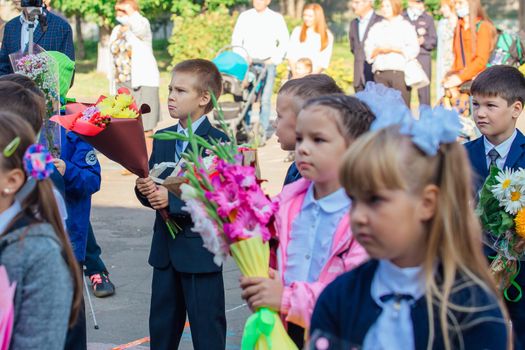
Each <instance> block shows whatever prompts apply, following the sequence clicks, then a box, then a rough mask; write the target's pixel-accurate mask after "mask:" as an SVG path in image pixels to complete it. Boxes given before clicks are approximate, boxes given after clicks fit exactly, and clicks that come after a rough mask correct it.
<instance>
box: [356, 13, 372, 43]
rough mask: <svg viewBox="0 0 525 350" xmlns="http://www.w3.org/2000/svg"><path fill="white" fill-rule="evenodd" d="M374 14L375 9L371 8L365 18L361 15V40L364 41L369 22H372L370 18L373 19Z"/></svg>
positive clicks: (359, 27) (359, 19)
mask: <svg viewBox="0 0 525 350" xmlns="http://www.w3.org/2000/svg"><path fill="white" fill-rule="evenodd" d="M373 15H374V10H370V11H368V13H367V14H366V15H365V16H364V17H363V18H361V17H359V18H358V19H357V23H358V29H359V41H363V38H364V37H365V33H366V28H367V27H368V23H370V20H371V19H372V16H373Z"/></svg>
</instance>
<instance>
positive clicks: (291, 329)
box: [288, 322, 305, 349]
mask: <svg viewBox="0 0 525 350" xmlns="http://www.w3.org/2000/svg"><path fill="white" fill-rule="evenodd" d="M304 331H305V330H304V328H303V327H301V326H298V325H296V324H295V323H291V322H288V335H289V336H290V339H292V341H293V342H294V343H295V345H297V348H298V349H302V348H303V347H304Z"/></svg>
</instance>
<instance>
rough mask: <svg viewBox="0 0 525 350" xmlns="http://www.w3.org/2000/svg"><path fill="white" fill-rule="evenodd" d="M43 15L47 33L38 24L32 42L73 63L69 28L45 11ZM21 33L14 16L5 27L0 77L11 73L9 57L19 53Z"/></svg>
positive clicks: (16, 18)
mask: <svg viewBox="0 0 525 350" xmlns="http://www.w3.org/2000/svg"><path fill="white" fill-rule="evenodd" d="M44 13H45V14H46V17H47V31H46V32H45V33H44V32H42V26H41V25H40V24H39V25H38V26H37V27H36V28H35V33H34V39H33V41H34V42H35V44H38V45H39V46H41V47H42V48H43V49H44V50H46V51H59V52H62V53H63V54H65V55H67V56H68V57H69V58H70V59H71V60H73V61H74V60H75V47H74V45H73V31H72V30H71V26H70V25H69V23H67V22H66V21H65V20H64V19H62V18H60V17H58V16H57V15H55V14H53V13H51V12H49V11H47V10H45V11H44ZM21 32H22V23H21V22H20V16H16V17H15V18H13V19H12V20H10V21H9V22H8V23H7V24H6V25H5V29H4V38H3V40H2V49H1V50H0V75H5V74H10V73H13V69H12V67H11V62H10V61H9V55H10V54H12V53H15V52H18V51H20V40H21Z"/></svg>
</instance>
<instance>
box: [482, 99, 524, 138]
mask: <svg viewBox="0 0 525 350" xmlns="http://www.w3.org/2000/svg"><path fill="white" fill-rule="evenodd" d="M472 105H473V107H474V111H473V112H474V120H475V121H476V126H477V127H478V129H479V131H480V132H481V133H482V134H483V135H484V136H485V137H487V139H488V140H489V141H490V142H491V143H492V144H493V145H499V144H500V143H502V142H503V141H505V140H506V139H508V138H509V137H510V136H511V135H512V133H513V132H514V129H515V128H516V121H517V119H518V117H519V116H520V114H521V111H522V110H523V105H522V104H521V102H515V103H513V104H511V105H510V106H509V104H508V103H507V101H506V100H505V99H503V98H501V97H499V96H498V97H492V96H481V95H474V96H473V97H472Z"/></svg>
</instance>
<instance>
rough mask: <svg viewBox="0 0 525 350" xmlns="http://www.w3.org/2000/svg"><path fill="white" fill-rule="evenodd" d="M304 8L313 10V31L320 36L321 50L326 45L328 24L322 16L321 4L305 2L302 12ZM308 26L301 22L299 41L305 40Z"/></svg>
mask: <svg viewBox="0 0 525 350" xmlns="http://www.w3.org/2000/svg"><path fill="white" fill-rule="evenodd" d="M306 10H312V11H314V26H313V27H314V28H313V29H314V31H315V32H316V33H317V34H319V35H320V36H321V51H322V50H324V49H326V47H327V46H328V25H327V24H326V19H325V17H324V11H323V8H322V7H321V5H319V4H307V5H306V6H305V7H304V9H303V12H304V11H306ZM307 30H308V28H307V27H306V24H304V23H303V26H302V27H301V36H300V37H299V41H300V42H304V41H305V40H306V32H307Z"/></svg>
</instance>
